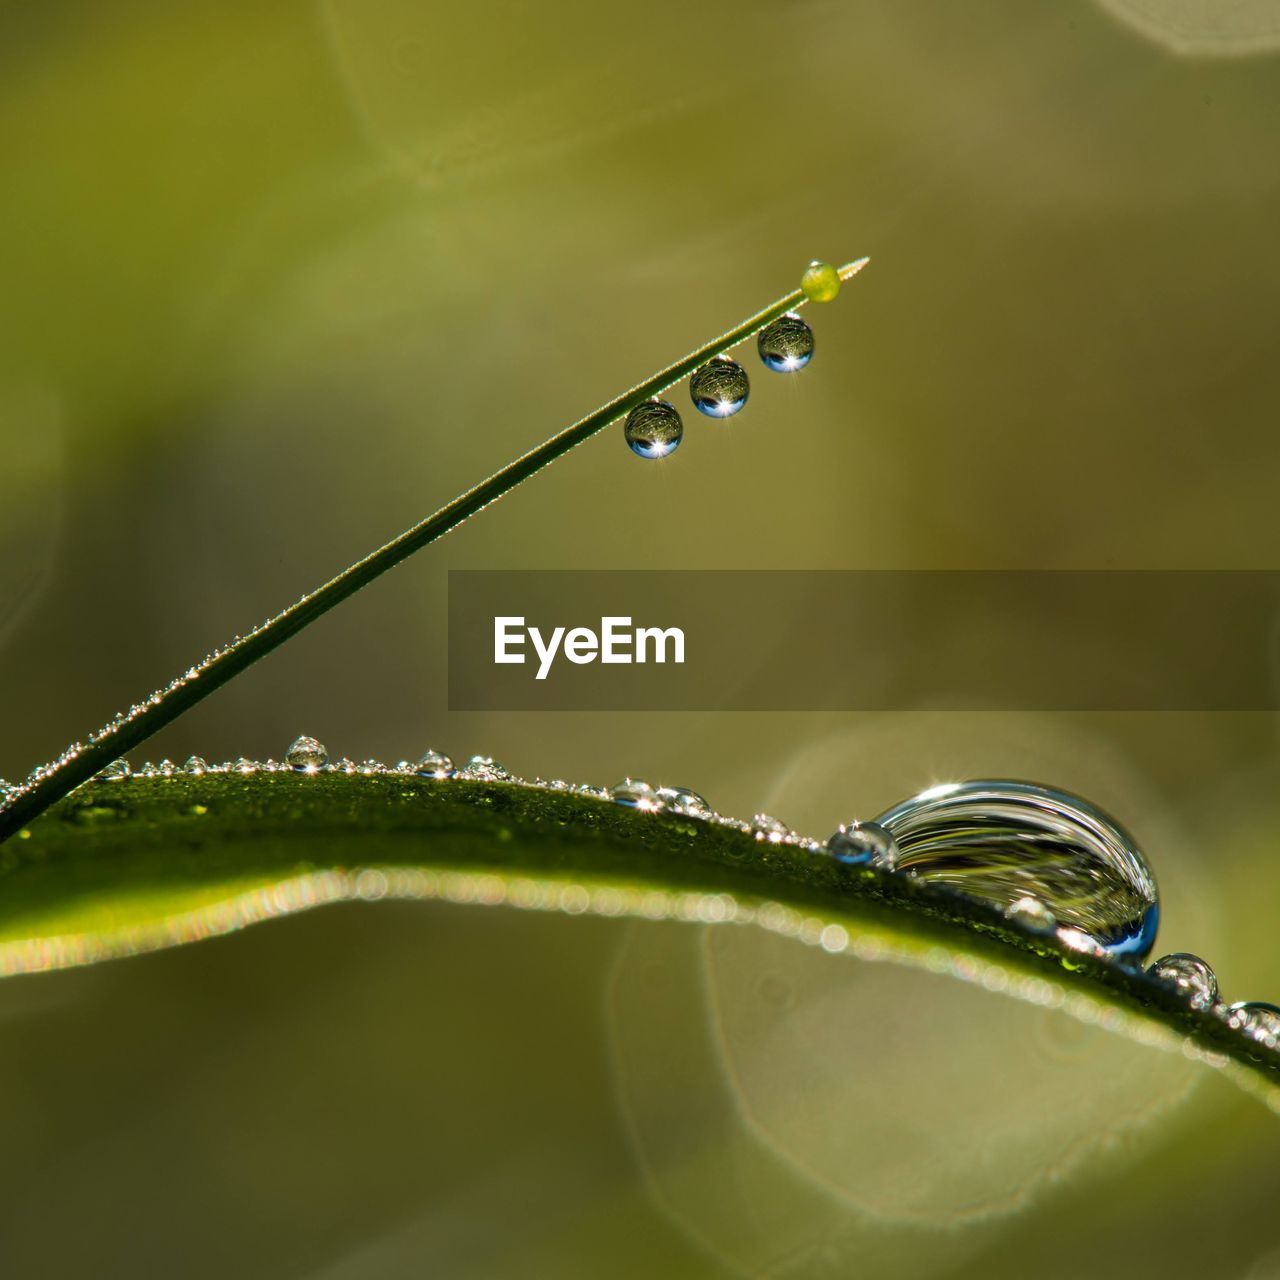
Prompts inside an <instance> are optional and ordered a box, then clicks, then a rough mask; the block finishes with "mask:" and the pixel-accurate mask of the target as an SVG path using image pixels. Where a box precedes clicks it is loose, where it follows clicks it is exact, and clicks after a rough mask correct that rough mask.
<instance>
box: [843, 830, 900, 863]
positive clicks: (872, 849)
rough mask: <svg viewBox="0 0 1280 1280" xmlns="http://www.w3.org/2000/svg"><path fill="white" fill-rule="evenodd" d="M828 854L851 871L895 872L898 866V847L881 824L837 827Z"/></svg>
mask: <svg viewBox="0 0 1280 1280" xmlns="http://www.w3.org/2000/svg"><path fill="white" fill-rule="evenodd" d="M827 852H828V853H829V854H830V855H831V856H832V857H833V858H834V859H835V860H836V861H837V862H843V863H846V864H847V865H848V866H851V867H883V868H884V869H885V870H887V871H892V870H893V868H894V867H896V866H897V865H898V846H897V845H896V844H895V843H894V841H893V837H892V836H891V835H890V834H889V833H888V832H887V831H886V830H885V829H884V828H883V827H882V826H881V825H880V824H879V823H878V822H850V823H848V824H847V825H842V826H839V827H837V828H836V830H835V832H834V833H833V834H832V835H831V837H830V838H829V839H828V840H827Z"/></svg>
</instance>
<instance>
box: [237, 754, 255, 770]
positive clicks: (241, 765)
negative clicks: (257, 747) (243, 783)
mask: <svg viewBox="0 0 1280 1280" xmlns="http://www.w3.org/2000/svg"><path fill="white" fill-rule="evenodd" d="M231 767H232V768H233V769H234V770H235V771H236V773H257V772H258V766H257V765H256V764H255V763H254V762H253V761H252V760H250V759H248V757H246V756H241V757H240V759H239V760H237V761H236V762H235V764H233V765H232V766H231Z"/></svg>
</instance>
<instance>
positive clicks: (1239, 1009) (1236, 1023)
mask: <svg viewBox="0 0 1280 1280" xmlns="http://www.w3.org/2000/svg"><path fill="white" fill-rule="evenodd" d="M1224 1017H1225V1018H1226V1020H1227V1022H1228V1023H1229V1024H1230V1025H1231V1026H1233V1027H1235V1028H1236V1030H1238V1031H1243V1032H1244V1033H1245V1035H1247V1036H1248V1037H1249V1038H1250V1039H1251V1040H1256V1041H1257V1042H1258V1043H1259V1044H1264V1045H1266V1046H1267V1048H1268V1049H1280V1008H1277V1007H1276V1006H1275V1005H1273V1004H1268V1003H1267V1002H1266V1001H1265V1000H1240V1001H1238V1002H1237V1003H1236V1004H1233V1005H1231V1006H1230V1007H1229V1008H1228V1009H1227V1010H1226V1012H1225V1014H1224Z"/></svg>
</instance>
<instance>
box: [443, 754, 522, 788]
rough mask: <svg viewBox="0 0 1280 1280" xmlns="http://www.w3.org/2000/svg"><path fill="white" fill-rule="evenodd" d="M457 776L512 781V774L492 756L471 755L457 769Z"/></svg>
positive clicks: (479, 779)
mask: <svg viewBox="0 0 1280 1280" xmlns="http://www.w3.org/2000/svg"><path fill="white" fill-rule="evenodd" d="M457 776H458V777H459V778H469V779H471V780H472V781H474V782H514V781H515V776H514V774H512V773H510V772H508V770H506V769H504V768H503V767H502V765H500V764H499V763H498V762H497V761H496V760H495V759H494V758H493V757H492V756H472V757H471V759H470V760H468V761H467V763H466V764H464V765H463V766H462V768H461V769H459V770H458V775H457Z"/></svg>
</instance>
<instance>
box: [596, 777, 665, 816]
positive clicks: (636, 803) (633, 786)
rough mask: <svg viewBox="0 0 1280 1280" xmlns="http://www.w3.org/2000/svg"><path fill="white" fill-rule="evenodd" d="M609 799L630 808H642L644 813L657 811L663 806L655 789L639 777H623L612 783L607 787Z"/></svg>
mask: <svg viewBox="0 0 1280 1280" xmlns="http://www.w3.org/2000/svg"><path fill="white" fill-rule="evenodd" d="M609 799H611V800H612V801H613V802H614V803H615V804H623V805H626V806H627V807H628V808H630V809H643V810H644V811H645V812H646V813H657V812H658V811H659V810H661V809H662V808H663V802H662V800H661V799H660V798H659V797H658V793H657V791H656V790H655V789H654V788H653V787H651V786H650V785H649V784H648V783H647V782H642V781H641V780H640V779H639V778H623V780H622V781H621V782H617V783H614V785H613V786H611V787H610V788H609Z"/></svg>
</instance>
